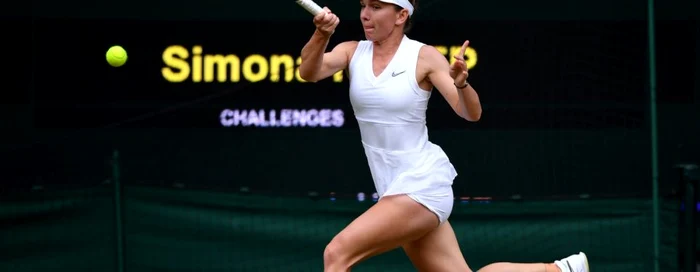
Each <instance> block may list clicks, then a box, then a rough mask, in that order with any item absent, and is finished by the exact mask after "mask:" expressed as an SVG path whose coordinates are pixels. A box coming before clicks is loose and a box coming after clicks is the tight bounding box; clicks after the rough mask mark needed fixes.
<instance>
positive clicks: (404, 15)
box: [396, 9, 408, 25]
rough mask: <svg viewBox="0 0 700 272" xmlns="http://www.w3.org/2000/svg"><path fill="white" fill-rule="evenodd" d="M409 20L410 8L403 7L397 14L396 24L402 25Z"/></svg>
mask: <svg viewBox="0 0 700 272" xmlns="http://www.w3.org/2000/svg"><path fill="white" fill-rule="evenodd" d="M407 22H408V10H406V9H402V10H401V11H399V12H398V13H397V14H396V25H402V24H405V23H407Z"/></svg>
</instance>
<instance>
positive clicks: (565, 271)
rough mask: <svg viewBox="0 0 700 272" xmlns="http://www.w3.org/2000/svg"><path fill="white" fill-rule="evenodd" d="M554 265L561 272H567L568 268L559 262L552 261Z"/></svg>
mask: <svg viewBox="0 0 700 272" xmlns="http://www.w3.org/2000/svg"><path fill="white" fill-rule="evenodd" d="M554 264H555V265H557V267H559V269H560V270H561V272H569V268H568V267H567V266H566V265H565V264H564V263H562V262H561V261H554Z"/></svg>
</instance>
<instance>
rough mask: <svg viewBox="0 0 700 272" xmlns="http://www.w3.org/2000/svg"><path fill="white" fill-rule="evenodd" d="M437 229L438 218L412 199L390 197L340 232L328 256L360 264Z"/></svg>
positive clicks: (404, 196) (384, 198) (330, 247)
mask: <svg viewBox="0 0 700 272" xmlns="http://www.w3.org/2000/svg"><path fill="white" fill-rule="evenodd" d="M437 226H438V220H437V218H436V217H435V215H434V214H433V213H432V212H430V211H429V210H428V209H426V208H425V207H423V206H422V205H421V204H419V203H417V202H415V201H414V200H413V199H411V198H410V197H408V196H406V195H395V196H386V197H383V198H382V199H380V200H379V201H378V202H377V203H376V204H374V205H373V206H372V207H371V208H369V209H368V210H367V211H366V212H364V213H363V214H362V215H360V216H359V217H358V218H356V219H355V220H353V221H352V222H351V223H350V224H349V225H348V226H347V227H346V228H345V229H343V230H342V231H341V232H340V233H338V234H337V235H336V236H335V237H334V238H333V239H332V240H331V242H330V243H329V244H328V246H327V247H326V252H325V253H324V257H326V259H327V260H328V259H332V260H335V261H340V262H347V263H352V264H354V263H358V262H360V261H362V260H364V259H367V258H369V257H371V256H374V255H377V254H379V253H383V252H386V251H389V250H392V249H395V248H398V247H400V246H401V245H403V244H405V243H407V242H410V241H413V240H416V239H418V238H420V237H422V236H423V235H425V234H426V233H428V232H430V231H431V230H434V229H435V228H436V227H437Z"/></svg>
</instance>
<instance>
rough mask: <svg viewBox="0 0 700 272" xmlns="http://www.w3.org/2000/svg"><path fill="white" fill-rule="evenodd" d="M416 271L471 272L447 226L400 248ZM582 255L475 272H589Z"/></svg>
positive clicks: (584, 256)
mask: <svg viewBox="0 0 700 272" xmlns="http://www.w3.org/2000/svg"><path fill="white" fill-rule="evenodd" d="M403 249H404V251H405V252H406V255H408V257H409V258H410V259H411V262H412V263H413V265H414V266H415V267H416V269H417V270H418V271H445V272H450V271H460V272H465V271H472V270H471V269H470V268H469V266H468V265H467V262H466V260H465V259H464V257H463V255H462V251H461V250H460V248H459V243H458V242H457V238H456V236H455V234H454V230H453V229H452V226H450V224H449V222H445V223H443V224H442V225H440V227H438V228H437V229H435V230H433V231H431V232H429V233H428V234H426V235H425V236H423V237H421V238H420V239H418V240H415V241H413V242H410V243H407V244H405V245H404V246H403ZM589 271H590V270H589V268H588V260H587V258H586V255H585V254H584V253H579V254H575V255H571V256H569V257H567V258H564V259H561V260H558V261H555V262H554V263H507V262H501V263H493V264H490V265H487V266H485V267H484V268H482V269H479V271H478V272H589Z"/></svg>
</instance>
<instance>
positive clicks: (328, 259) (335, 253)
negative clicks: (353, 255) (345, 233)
mask: <svg viewBox="0 0 700 272" xmlns="http://www.w3.org/2000/svg"><path fill="white" fill-rule="evenodd" d="M349 257H350V253H349V248H348V243H347V241H346V239H344V238H343V237H342V236H336V237H335V238H333V240H331V242H330V243H328V245H326V249H325V250H324V251H323V263H324V264H325V266H326V267H345V268H349V265H350V264H349V263H348V260H349Z"/></svg>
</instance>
